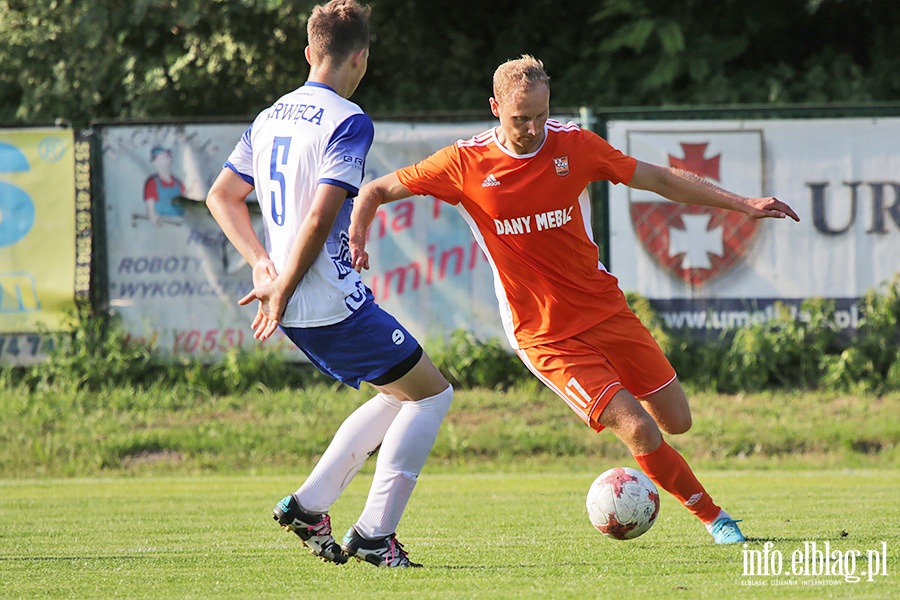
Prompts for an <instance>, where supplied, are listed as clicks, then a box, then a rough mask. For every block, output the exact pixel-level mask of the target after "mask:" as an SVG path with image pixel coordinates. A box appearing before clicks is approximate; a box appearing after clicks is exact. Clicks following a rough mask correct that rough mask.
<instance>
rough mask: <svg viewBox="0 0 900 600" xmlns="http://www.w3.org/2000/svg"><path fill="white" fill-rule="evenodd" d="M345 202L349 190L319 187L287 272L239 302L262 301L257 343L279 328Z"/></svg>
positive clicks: (256, 329)
mask: <svg viewBox="0 0 900 600" xmlns="http://www.w3.org/2000/svg"><path fill="white" fill-rule="evenodd" d="M346 198H347V190H345V189H344V188H342V187H338V186H335V185H329V184H320V185H319V186H318V188H317V189H316V196H315V198H314V199H313V203H312V206H311V207H310V210H309V213H308V214H307V215H306V218H305V219H303V222H302V223H301V224H300V228H299V230H298V231H297V237H296V239H295V240H294V245H293V246H292V247H291V253H290V255H289V256H288V259H287V262H286V263H285V266H284V269H283V270H282V271H281V273H279V274H278V276H277V277H275V278H274V279H273V280H271V281H268V282H265V283H263V284H262V285H256V282H255V281H254V286H255V287H254V288H253V289H252V290H250V293H248V294H247V295H246V296H244V297H243V298H241V299H240V300H239V301H238V304H241V305H245V304H249V303H251V302H253V301H254V300H259V312H258V313H257V318H256V319H255V320H254V321H253V329H254V332H255V333H254V335H253V337H255V338H256V339H258V340H260V341H264V340H266V339H268V338H269V337H270V336H271V335H272V334H273V333H274V332H275V330H276V329H277V328H278V325H279V324H280V323H281V319H282V317H283V316H284V309H285V307H286V306H287V303H288V300H289V299H290V297H291V295H293V293H294V290H295V289H296V288H297V285H298V284H299V283H300V280H301V279H303V276H304V275H305V274H306V272H307V271H308V270H309V267H310V266H311V265H312V264H313V262H314V261H315V260H316V257H317V256H318V255H319V253H320V252H321V251H322V248H323V247H324V246H325V241H326V240H327V239H328V234H329V233H330V232H331V229H332V227H334V220H335V218H336V217H337V214H338V212H339V211H340V209H341V206H342V205H343V203H344V200H345V199H346Z"/></svg>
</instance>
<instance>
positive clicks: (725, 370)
mask: <svg viewBox="0 0 900 600" xmlns="http://www.w3.org/2000/svg"><path fill="white" fill-rule="evenodd" d="M628 302H629V304H630V306H631V307H632V310H634V311H635V314H637V316H638V317H639V318H640V319H641V320H642V321H643V322H644V324H645V325H646V326H647V327H648V329H650V331H651V333H652V334H653V335H654V337H655V338H656V340H657V341H658V342H659V344H660V347H661V348H662V349H663V351H664V352H666V354H667V355H668V356H669V358H670V360H671V361H672V364H673V365H674V366H675V368H676V370H677V371H678V374H679V377H680V378H681V380H682V381H684V382H686V383H689V384H691V385H692V386H693V387H696V388H699V389H706V390H711V391H715V392H724V393H736V392H743V391H747V392H755V391H762V390H777V389H807V390H828V391H834V392H849V393H874V394H884V393H887V392H891V391H896V390H900V277H898V278H897V279H895V280H894V281H893V282H892V283H889V284H884V285H883V286H882V288H881V289H879V290H873V291H871V292H869V293H868V294H867V295H866V296H865V298H864V299H863V301H862V306H861V311H860V312H861V315H862V319H861V323H860V326H859V330H858V332H857V333H856V335H855V336H854V337H853V338H852V339H850V340H847V339H841V338H840V336H839V334H838V331H837V329H836V327H835V325H834V322H833V313H834V306H833V303H831V302H829V301H825V300H821V299H810V300H807V301H805V302H803V304H802V305H801V307H800V314H801V315H803V318H797V315H796V314H795V313H794V312H793V311H791V310H790V309H789V308H788V307H786V306H778V307H777V310H776V315H777V316H776V318H775V319H774V320H773V321H771V322H768V323H761V324H757V325H753V326H750V327H746V328H742V329H739V330H737V331H736V332H734V333H733V334H732V335H730V336H726V335H724V334H723V335H722V336H720V337H718V338H715V339H711V340H707V341H698V340H696V339H690V338H688V337H686V336H685V335H683V334H679V333H677V332H674V331H669V330H667V329H666V327H665V325H664V323H663V321H662V320H661V319H660V318H659V317H658V315H656V314H655V313H654V312H653V309H652V307H651V305H650V303H649V301H648V300H647V299H646V298H642V297H641V296H639V295H637V294H629V295H628ZM47 335H50V334H47ZM52 335H53V336H54V337H55V340H54V341H55V343H54V349H53V350H52V351H51V353H50V355H49V358H48V359H47V360H46V361H45V362H43V363H42V364H40V365H38V366H36V367H30V368H24V367H18V368H10V367H6V368H4V369H3V370H2V371H0V389H4V388H6V389H9V388H10V387H18V386H24V387H25V388H27V389H29V390H32V391H51V392H52V391H53V390H58V391H87V392H94V391H99V390H105V389H110V388H111V387H119V386H122V385H130V386H132V387H134V388H136V389H150V388H159V387H162V389H168V388H177V389H178V390H180V391H182V392H184V391H187V392H188V395H194V396H196V395H217V394H233V393H242V392H246V391H252V390H259V389H272V390H276V389H290V388H297V387H304V386H307V385H309V384H317V383H323V382H326V383H329V384H332V385H340V384H337V383H334V382H333V380H331V379H330V378H328V377H326V376H325V375H323V374H321V373H319V372H318V371H317V370H315V369H314V368H312V367H311V366H309V365H306V364H298V363H294V362H291V361H288V360H286V359H285V358H284V356H283V355H282V354H281V353H279V352H275V351H270V350H267V349H265V347H263V346H259V347H257V348H256V349H255V350H253V351H246V350H232V351H230V352H229V353H227V354H225V355H224V356H223V357H221V359H220V360H217V361H214V362H204V361H200V360H196V359H191V360H188V359H177V360H174V361H168V362H167V361H165V360H162V359H160V358H159V357H157V356H155V355H154V354H153V353H152V352H151V351H150V349H148V348H147V347H145V346H143V345H141V344H137V343H134V342H133V341H130V338H129V337H128V336H127V335H126V334H125V332H124V331H123V329H122V328H121V325H120V324H119V323H118V321H117V320H116V319H115V318H113V317H110V316H108V315H105V314H99V315H98V314H92V313H90V312H89V311H88V310H86V309H81V310H80V311H79V312H77V313H76V314H74V315H73V316H72V324H71V329H70V330H69V332H67V333H57V334H52ZM427 346H428V348H429V355H430V356H431V359H432V360H433V361H434V363H435V365H437V367H438V368H439V369H440V370H441V372H443V373H444V375H445V376H446V377H447V379H448V380H449V381H450V382H451V383H452V384H453V385H454V387H457V388H460V389H465V388H490V389H494V390H507V389H510V388H513V387H517V386H521V385H522V384H523V383H524V384H525V385H531V386H536V385H538V384H537V383H536V382H537V380H536V378H534V376H533V375H531V373H530V372H529V371H528V369H527V368H526V367H525V366H524V365H523V364H522V362H521V361H519V359H518V357H516V355H515V354H514V353H513V352H511V351H510V350H509V348H508V346H507V345H506V343H505V342H504V341H501V340H496V339H492V340H486V341H483V340H479V339H477V338H476V337H475V336H474V335H473V334H472V333H470V332H468V331H465V330H457V331H454V332H452V333H451V334H450V335H449V336H447V337H446V338H441V339H435V340H431V341H430V342H429V343H428V344H427Z"/></svg>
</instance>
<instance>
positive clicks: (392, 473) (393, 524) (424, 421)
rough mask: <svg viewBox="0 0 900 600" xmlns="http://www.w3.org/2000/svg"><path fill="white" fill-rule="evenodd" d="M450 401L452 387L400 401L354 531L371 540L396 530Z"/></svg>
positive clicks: (379, 452) (379, 453)
mask: <svg viewBox="0 0 900 600" xmlns="http://www.w3.org/2000/svg"><path fill="white" fill-rule="evenodd" d="M452 400H453V387H452V386H448V387H447V389H446V390H444V391H443V392H441V393H440V394H437V395H436V396H432V397H430V398H425V399H423V400H418V401H416V402H404V403H403V408H401V409H400V413H399V414H398V415H397V418H396V419H394V422H393V423H392V424H391V427H390V429H388V431H387V433H386V434H385V436H384V442H383V443H382V444H381V450H379V451H378V462H377V463H376V464H375V477H374V479H373V481H372V487H371V489H370V490H369V497H368V499H367V500H366V506H365V508H364V509H363V512H362V514H361V515H360V517H359V520H358V521H357V522H356V530H357V531H359V533H360V534H361V535H362V536H363V537H366V538H369V539H375V538H380V537H384V536H386V535H390V534H392V533H395V532H396V531H397V525H398V524H399V523H400V517H401V516H403V511H404V510H405V509H406V505H407V503H408V502H409V498H410V496H411V495H412V492H413V489H414V488H415V487H416V480H417V479H418V477H419V473H421V471H422V467H423V466H425V460H426V459H427V458H428V454H429V453H430V452H431V447H432V446H434V441H435V440H436V439H437V435H438V431H439V430H440V427H441V423H442V422H443V420H444V416H445V415H446V414H447V411H448V410H449V409H450V402H451V401H452Z"/></svg>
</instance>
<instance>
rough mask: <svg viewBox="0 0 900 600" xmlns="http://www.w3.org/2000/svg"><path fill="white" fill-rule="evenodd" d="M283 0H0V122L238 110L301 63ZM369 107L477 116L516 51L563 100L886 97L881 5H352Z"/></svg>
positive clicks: (294, 11) (549, 1)
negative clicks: (363, 42)
mask: <svg viewBox="0 0 900 600" xmlns="http://www.w3.org/2000/svg"><path fill="white" fill-rule="evenodd" d="M314 3H315V2H310V1H300V0H131V1H128V2H126V1H123V0H0V122H46V121H51V120H53V119H56V118H63V119H66V120H69V121H72V122H74V123H76V124H86V123H87V122H89V121H90V120H92V119H102V118H154V117H192V118H215V117H223V116H237V115H241V116H247V115H252V114H255V113H256V112H258V111H259V110H260V109H261V108H263V107H265V106H266V105H268V103H270V102H272V101H273V100H274V99H275V98H277V97H278V96H279V95H280V94H282V93H283V92H284V91H286V90H289V89H292V88H294V87H296V86H298V85H300V84H301V83H302V82H303V81H304V80H305V77H306V75H307V73H308V66H307V64H306V61H305V59H304V56H303V49H304V47H305V45H306V39H305V38H306V35H305V24H306V18H307V16H308V14H309V10H310V7H311V6H312V5H313V4H314ZM369 4H371V5H372V7H373V18H372V21H373V33H374V35H375V37H374V40H373V44H372V57H371V59H370V65H369V76H368V77H367V78H366V79H365V80H364V81H363V83H362V85H361V86H360V89H359V91H358V92H357V95H356V96H355V97H354V100H355V101H357V102H358V103H359V104H361V105H362V106H363V107H365V108H366V109H367V110H368V111H370V112H376V113H385V112H435V111H456V110H467V111H474V110H483V111H484V116H485V117H489V113H488V112H487V97H488V96H489V95H490V89H491V87H490V86H491V75H492V73H493V70H494V68H495V67H496V66H497V65H498V64H499V63H500V62H502V61H504V60H507V59H510V58H515V57H517V56H519V55H521V54H523V53H530V54H533V55H535V56H537V57H538V58H541V59H542V60H543V61H544V63H545V65H546V67H547V70H548V72H549V73H550V75H551V77H552V79H553V102H554V105H555V106H557V107H563V106H568V107H572V106H581V105H587V106H594V107H600V106H603V107H614V106H672V105H685V104H694V105H696V104H739V103H743V104H746V103H753V104H787V103H863V102H877V101H894V100H896V99H897V98H898V97H900V78H898V77H897V76H896V73H898V72H900V53H898V52H897V44H898V42H897V38H898V37H900V11H898V10H896V8H897V2H896V0H756V1H754V2H747V1H745V0H604V1H602V2H598V1H596V0H568V1H566V2H559V1H557V0H530V1H529V2H514V1H510V0H494V1H493V2H481V1H478V2H475V1H465V0H428V1H423V0H369Z"/></svg>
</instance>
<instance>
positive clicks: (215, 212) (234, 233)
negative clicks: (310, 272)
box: [206, 169, 278, 330]
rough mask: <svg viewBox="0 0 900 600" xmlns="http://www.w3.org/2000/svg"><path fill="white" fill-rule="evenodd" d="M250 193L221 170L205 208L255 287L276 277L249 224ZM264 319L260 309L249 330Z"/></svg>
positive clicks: (230, 173) (244, 184)
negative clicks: (240, 258) (249, 271)
mask: <svg viewBox="0 0 900 600" xmlns="http://www.w3.org/2000/svg"><path fill="white" fill-rule="evenodd" d="M251 191H253V186H252V185H250V184H249V183H247V182H246V181H244V180H243V179H242V178H241V177H240V176H238V175H237V174H236V173H235V172H234V171H232V170H231V169H222V171H221V172H220V173H219V176H218V177H217V178H216V181H215V182H214V183H213V186H212V188H211V189H210V191H209V194H208V195H207V197H206V206H207V207H208V208H209V212H210V213H211V214H212V216H213V218H214V219H215V220H216V222H217V223H218V224H219V227H221V228H222V231H223V232H224V233H225V236H226V237H227V238H228V240H229V241H230V242H231V244H232V245H233V246H234V247H235V248H236V249H237V250H238V252H240V254H241V256H243V257H244V260H246V261H247V263H248V264H249V265H250V266H251V268H252V273H253V285H254V287H255V286H260V285H265V284H266V283H268V282H270V281H272V280H274V279H275V277H276V276H277V275H278V273H277V271H276V270H275V264H274V263H273V262H272V260H271V259H270V258H269V254H268V252H266V249H265V248H264V247H263V244H262V242H260V240H259V237H258V236H257V235H256V231H255V230H254V229H253V223H252V221H251V220H250V210H249V209H248V208H247V196H248V195H249V194H250V192H251ZM264 318H265V315H264V313H263V310H262V306H260V307H258V309H257V312H256V316H255V317H254V319H253V322H252V323H251V327H252V328H253V329H254V330H256V329H257V326H258V324H259V323H261V322H262V321H263V320H264Z"/></svg>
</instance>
